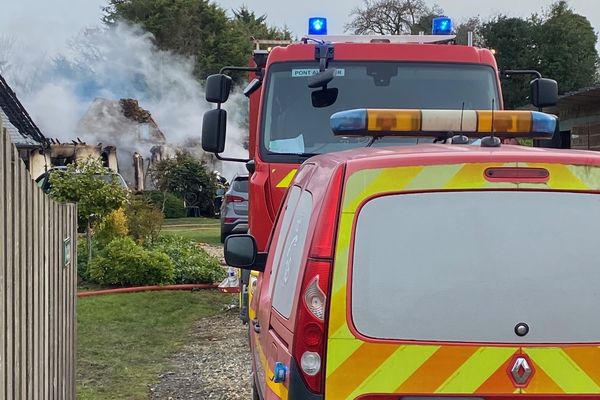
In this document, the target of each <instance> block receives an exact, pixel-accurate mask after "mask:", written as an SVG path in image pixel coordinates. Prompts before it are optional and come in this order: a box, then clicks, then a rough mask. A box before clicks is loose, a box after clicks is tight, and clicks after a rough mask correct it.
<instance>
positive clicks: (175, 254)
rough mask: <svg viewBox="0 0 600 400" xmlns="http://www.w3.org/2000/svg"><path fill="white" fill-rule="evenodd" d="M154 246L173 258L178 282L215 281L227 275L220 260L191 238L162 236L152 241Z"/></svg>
mask: <svg viewBox="0 0 600 400" xmlns="http://www.w3.org/2000/svg"><path fill="white" fill-rule="evenodd" d="M152 248H153V249H154V250H156V251H160V252H163V253H165V254H167V255H168V256H169V257H170V258H171V260H172V261H173V266H174V269H175V282H176V283H215V282H218V281H220V280H222V279H223V278H224V277H225V275H226V273H225V270H224V269H223V267H222V266H221V264H220V263H219V260H218V259H217V258H216V257H213V256H211V255H209V254H208V253H207V252H206V251H204V250H203V249H201V248H200V247H198V246H197V245H196V243H194V241H192V240H190V239H186V238H183V237H180V236H160V237H159V238H158V239H157V240H156V241H154V242H153V243H152Z"/></svg>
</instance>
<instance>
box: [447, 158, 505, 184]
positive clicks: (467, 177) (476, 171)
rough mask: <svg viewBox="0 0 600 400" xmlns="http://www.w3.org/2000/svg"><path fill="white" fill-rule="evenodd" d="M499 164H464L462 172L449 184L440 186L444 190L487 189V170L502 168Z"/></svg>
mask: <svg viewBox="0 0 600 400" xmlns="http://www.w3.org/2000/svg"><path fill="white" fill-rule="evenodd" d="M502 165H503V164H499V163H479V164H463V166H462V168H461V169H460V171H458V172H457V173H456V174H455V175H454V177H453V178H452V179H451V180H450V181H449V182H447V183H446V184H445V185H444V186H441V185H440V186H438V187H440V188H442V187H443V188H444V189H467V188H468V189H477V188H482V187H485V186H486V184H487V181H486V180H485V178H484V176H483V172H484V171H485V170H486V168H490V167H501V166H502Z"/></svg>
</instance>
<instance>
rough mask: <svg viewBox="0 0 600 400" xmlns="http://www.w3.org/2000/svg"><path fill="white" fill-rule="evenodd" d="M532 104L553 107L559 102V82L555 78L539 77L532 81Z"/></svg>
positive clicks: (540, 106)
mask: <svg viewBox="0 0 600 400" xmlns="http://www.w3.org/2000/svg"><path fill="white" fill-rule="evenodd" d="M530 87H531V104H533V105H534V106H535V107H538V108H543V107H551V106H555V105H556V103H558V83H556V81H555V80H553V79H546V78H538V79H534V80H533V81H531V83H530Z"/></svg>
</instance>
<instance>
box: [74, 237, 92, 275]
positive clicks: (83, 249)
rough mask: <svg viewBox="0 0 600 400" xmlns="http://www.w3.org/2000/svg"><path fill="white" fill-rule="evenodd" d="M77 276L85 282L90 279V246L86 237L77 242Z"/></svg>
mask: <svg viewBox="0 0 600 400" xmlns="http://www.w3.org/2000/svg"><path fill="white" fill-rule="evenodd" d="M77 275H78V276H79V278H81V279H83V280H84V281H87V280H89V279H90V276H89V274H88V246H87V239H86V237H85V236H80V239H79V240H78V241H77Z"/></svg>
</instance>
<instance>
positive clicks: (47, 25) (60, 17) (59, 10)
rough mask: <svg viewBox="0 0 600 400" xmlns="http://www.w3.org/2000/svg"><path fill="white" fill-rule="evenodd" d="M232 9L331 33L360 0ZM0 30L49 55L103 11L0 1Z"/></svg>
mask: <svg viewBox="0 0 600 400" xmlns="http://www.w3.org/2000/svg"><path fill="white" fill-rule="evenodd" d="M215 1H216V2H217V3H218V4H219V5H220V6H222V7H223V8H225V9H228V10H231V9H234V8H239V7H240V6H241V5H243V4H245V5H246V6H248V7H249V8H250V9H252V10H254V11H255V12H256V13H257V14H266V15H267V16H268V22H269V23H270V24H274V25H278V26H282V25H287V26H288V27H289V28H290V29H291V30H292V31H293V32H294V34H296V35H297V36H302V35H303V34H305V31H306V26H307V21H308V18H309V17H310V16H324V17H327V18H328V24H329V31H330V33H331V34H340V33H343V26H344V23H345V22H347V21H348V14H349V12H350V10H351V9H352V8H353V7H356V6H357V5H360V4H362V0H296V1H290V0H215ZM0 2H1V3H2V13H0V34H4V35H7V34H8V35H13V36H19V40H20V41H22V42H27V41H34V42H36V43H43V44H44V46H45V49H46V51H47V52H48V53H49V54H53V53H54V52H55V51H56V50H59V49H61V48H63V47H64V45H65V42H66V41H67V40H68V38H70V37H73V36H74V35H76V34H77V33H78V32H79V31H81V30H82V29H83V28H85V27H88V26H91V25H97V24H99V22H100V18H101V16H102V6H104V5H105V4H106V2H105V1H103V0H0ZM552 2H553V1H552V0H501V1H498V0H493V1H492V0H480V1H471V0H437V1H434V2H433V1H428V3H429V4H433V3H436V4H438V5H439V6H441V7H442V8H443V9H444V11H445V13H446V14H447V15H448V16H450V17H452V18H455V19H456V20H457V21H460V20H462V19H466V18H468V17H471V16H476V15H480V16H481V17H483V18H484V19H485V18H487V17H489V16H493V15H496V14H498V13H503V14H507V15H510V16H528V15H530V14H531V13H533V12H539V11H540V10H541V9H542V8H543V7H548V5H550V4H551V3H552ZM570 4H571V6H572V7H573V8H574V9H575V11H576V12H578V13H581V14H583V15H586V16H587V17H588V18H589V20H590V22H591V23H592V25H593V26H594V28H595V29H596V31H598V30H600V6H599V5H598V2H597V1H595V0H571V1H570Z"/></svg>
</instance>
